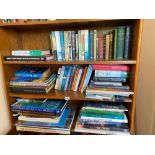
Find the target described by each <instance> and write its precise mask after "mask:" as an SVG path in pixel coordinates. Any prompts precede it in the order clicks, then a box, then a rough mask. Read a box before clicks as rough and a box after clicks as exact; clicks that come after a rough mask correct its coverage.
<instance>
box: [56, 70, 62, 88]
mask: <svg viewBox="0 0 155 155" xmlns="http://www.w3.org/2000/svg"><path fill="white" fill-rule="evenodd" d="M60 73H61V67H60V68H59V69H58V76H57V79H56V84H55V89H57V90H58V85H59V80H60Z"/></svg>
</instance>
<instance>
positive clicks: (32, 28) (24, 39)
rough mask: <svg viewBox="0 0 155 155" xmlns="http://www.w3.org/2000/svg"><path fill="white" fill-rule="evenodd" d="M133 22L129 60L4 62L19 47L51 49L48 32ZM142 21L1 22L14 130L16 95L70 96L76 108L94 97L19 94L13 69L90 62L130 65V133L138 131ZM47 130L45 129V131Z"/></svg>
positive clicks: (62, 94)
mask: <svg viewBox="0 0 155 155" xmlns="http://www.w3.org/2000/svg"><path fill="white" fill-rule="evenodd" d="M125 25H131V26H133V28H134V31H133V39H132V57H131V58H132V59H130V60H119V61H118V60H109V61H105V60H104V61H48V62H46V61H5V60H4V59H3V57H4V56H6V55H10V54H11V51H12V50H18V49H23V50H24V49H25V50H26V49H42V50H49V49H51V44H50V40H49V35H50V33H51V31H56V30H58V31H61V30H62V31H64V30H79V29H101V28H103V29H104V28H108V27H116V26H125ZM142 27H143V20H139V19H130V20H127V19H118V20H116V19H114V20H112V19H110V20H102V19H92V20H90V19H88V20H87V19H84V20H83V19H76V20H74V19H72V20H67V19H66V20H52V21H42V22H27V23H24V22H19V23H0V35H1V37H0V54H1V61H0V63H1V65H2V68H3V75H4V78H3V81H4V84H5V92H6V100H7V103H8V109H9V112H10V120H11V125H12V126H11V129H12V130H13V129H14V120H13V118H12V113H11V110H10V105H11V104H12V103H14V101H15V99H16V98H17V97H22V98H30V99H32V98H35V99H41V98H50V99H66V98H68V99H69V100H70V101H71V103H72V105H73V106H74V107H75V108H76V107H78V106H79V105H78V104H81V102H82V101H85V100H90V101H94V100H95V99H88V98H85V95H84V94H81V93H76V92H71V91H67V92H60V91H55V90H52V91H50V92H49V93H48V94H43V95H39V94H37V95H34V94H16V93H10V91H9V79H10V77H11V76H12V75H13V72H14V71H15V70H17V69H19V68H20V67H21V66H25V65H28V66H48V67H50V68H51V69H52V71H57V69H58V68H59V66H61V65H71V64H79V65H88V64H126V65H129V66H130V68H131V76H130V81H129V85H130V87H131V90H132V91H134V95H133V96H131V98H129V99H127V100H125V104H126V106H127V107H128V110H129V111H128V114H127V116H128V119H129V128H130V133H131V134H136V126H135V114H136V113H135V112H136V94H137V80H138V68H139V56H140V48H141V36H142ZM43 132H44V131H43ZM45 132H46V131H45Z"/></svg>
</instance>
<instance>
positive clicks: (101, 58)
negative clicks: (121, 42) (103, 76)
mask: <svg viewBox="0 0 155 155" xmlns="http://www.w3.org/2000/svg"><path fill="white" fill-rule="evenodd" d="M98 46H99V47H98V51H99V52H98V53H99V60H103V37H99V40H98Z"/></svg>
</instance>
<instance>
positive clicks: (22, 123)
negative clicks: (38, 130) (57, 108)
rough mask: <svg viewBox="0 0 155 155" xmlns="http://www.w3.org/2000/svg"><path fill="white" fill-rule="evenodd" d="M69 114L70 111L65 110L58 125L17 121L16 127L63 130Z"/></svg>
mask: <svg viewBox="0 0 155 155" xmlns="http://www.w3.org/2000/svg"><path fill="white" fill-rule="evenodd" d="M70 112H71V109H69V108H65V109H64V111H63V113H62V115H61V118H60V120H59V122H58V123H46V122H28V121H19V123H18V122H17V124H16V125H17V126H35V127H56V128H63V127H64V126H65V123H66V120H67V118H68V116H69V114H70Z"/></svg>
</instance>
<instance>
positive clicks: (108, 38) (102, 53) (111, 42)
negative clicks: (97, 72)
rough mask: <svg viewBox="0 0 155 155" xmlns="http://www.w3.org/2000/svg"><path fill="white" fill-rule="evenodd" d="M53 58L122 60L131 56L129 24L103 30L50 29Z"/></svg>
mask: <svg viewBox="0 0 155 155" xmlns="http://www.w3.org/2000/svg"><path fill="white" fill-rule="evenodd" d="M50 39H51V44H52V45H51V47H52V52H53V55H54V59H55V60H59V61H72V60H80V61H84V60H85V61H88V60H91V61H94V60H123V59H129V58H130V56H131V48H132V47H131V39H132V31H131V27H130V26H119V27H114V28H110V29H104V30H78V31H52V32H51V35H50Z"/></svg>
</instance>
